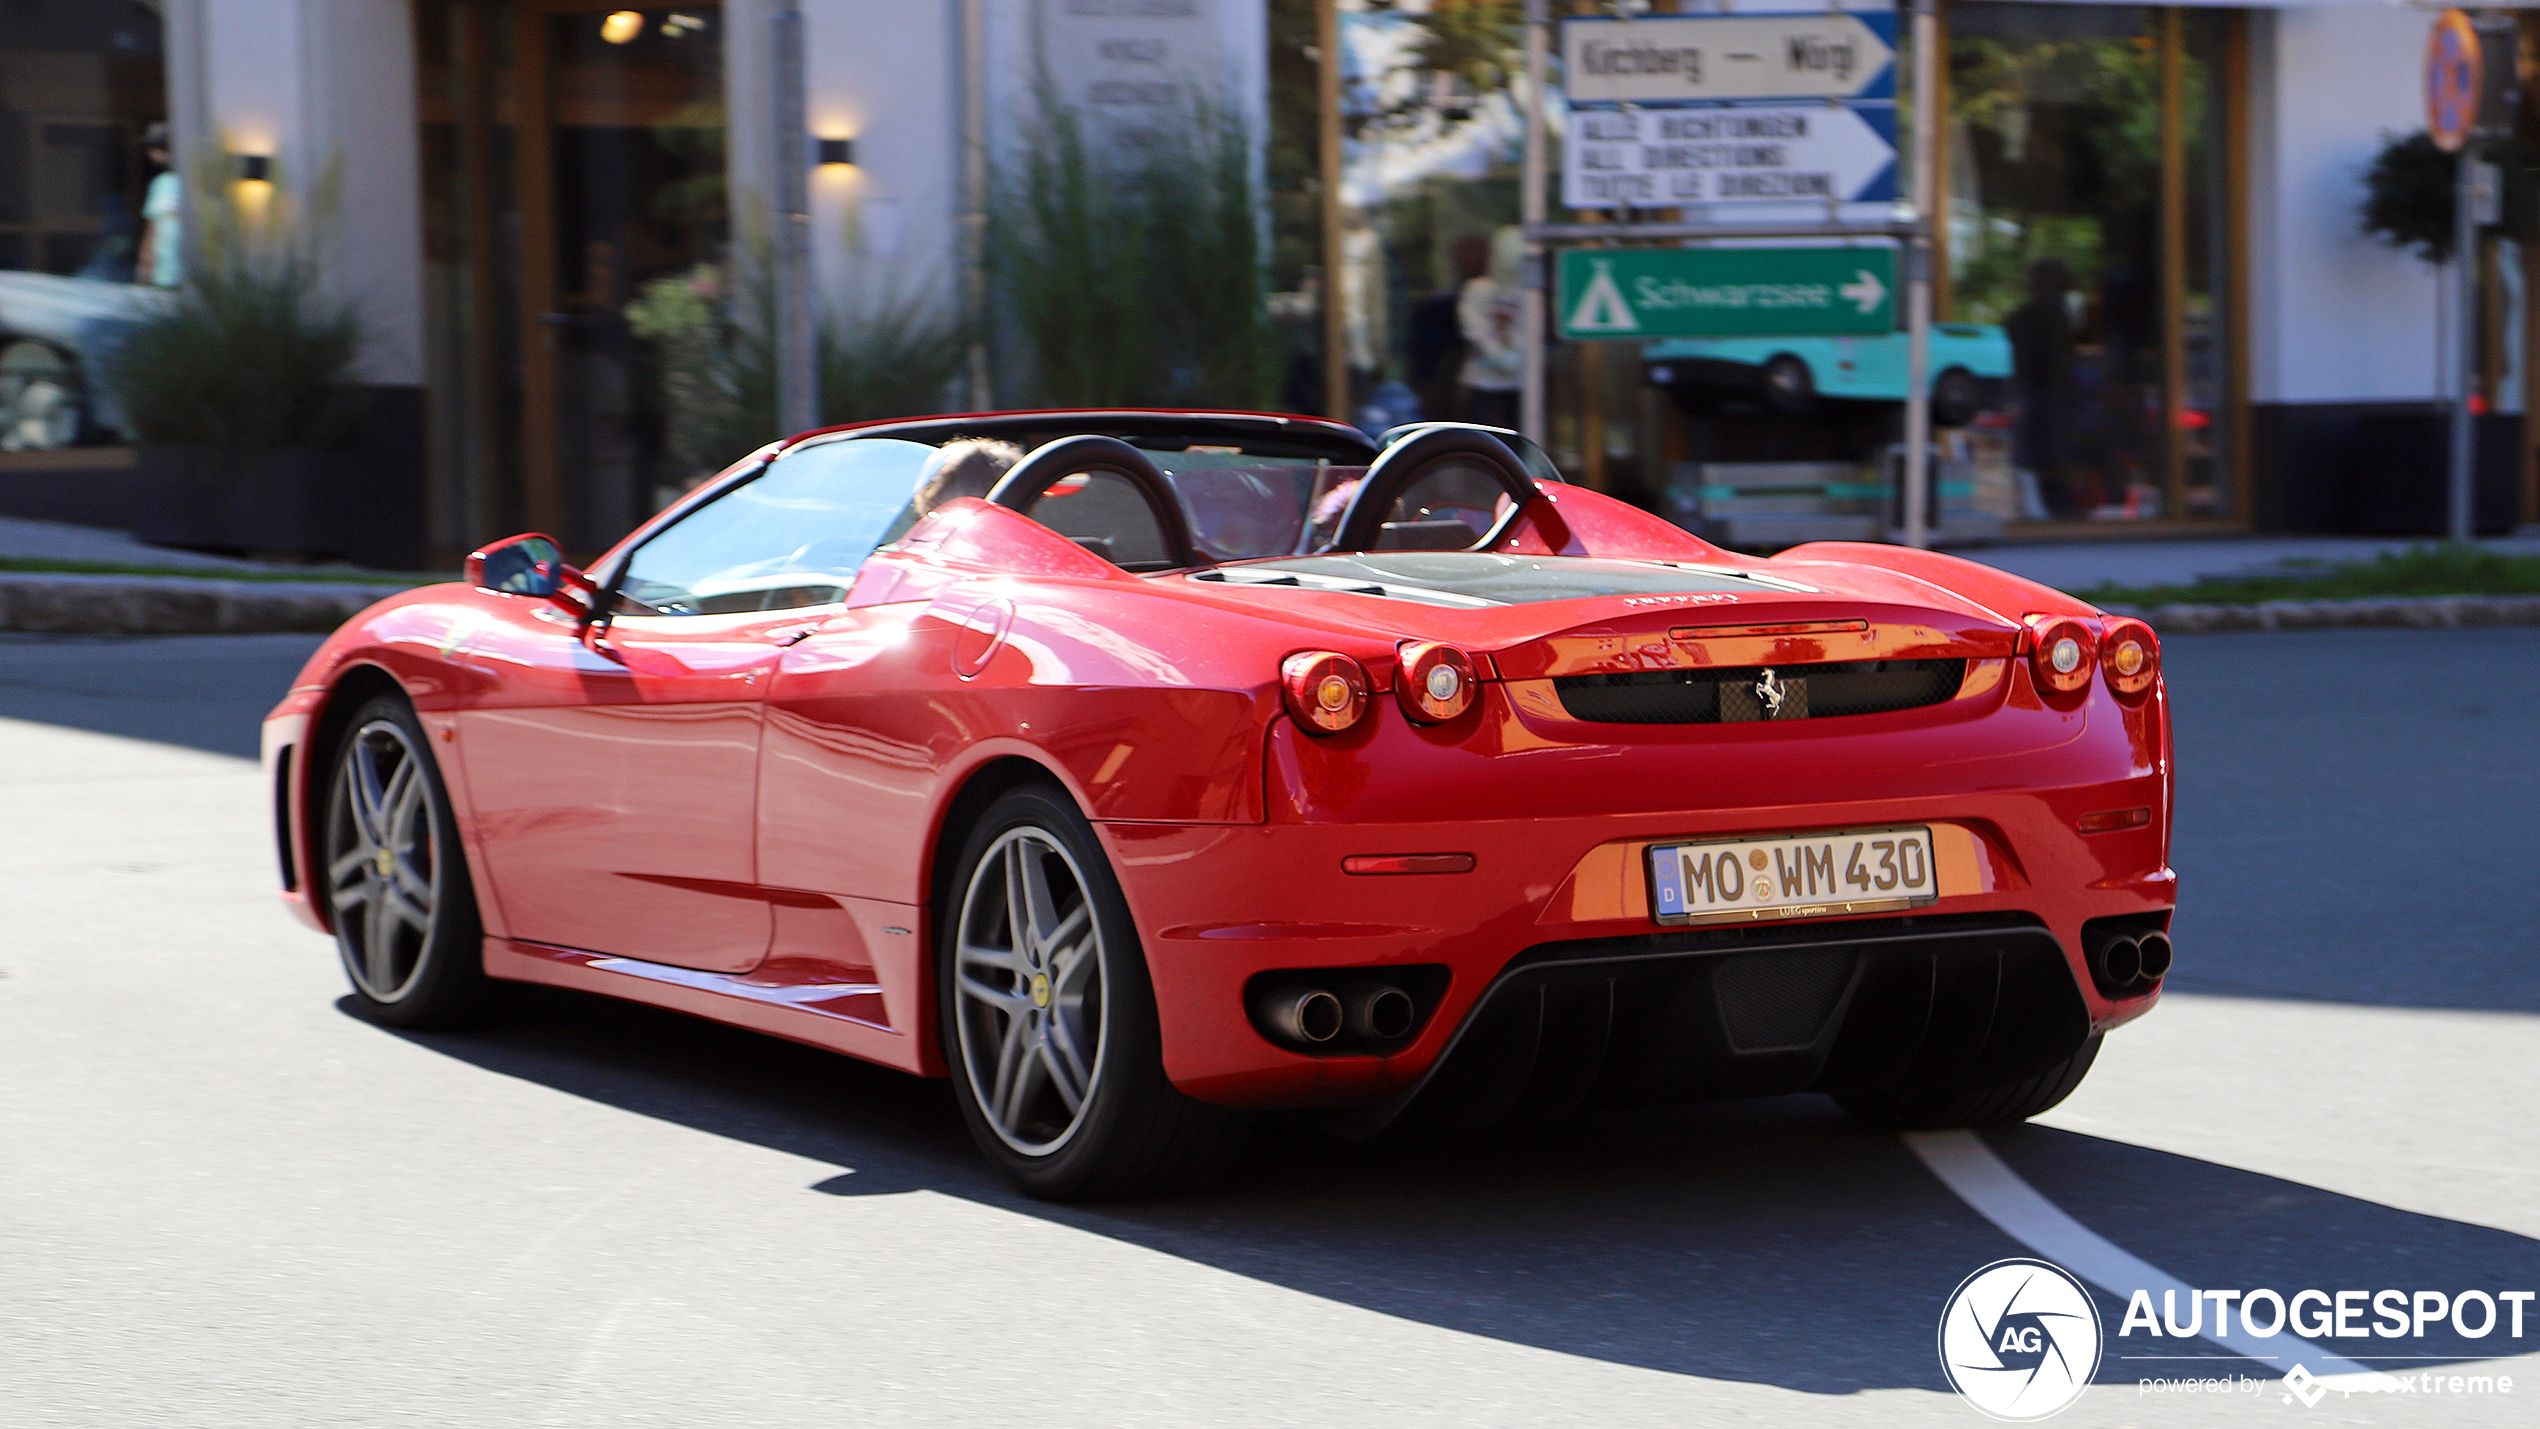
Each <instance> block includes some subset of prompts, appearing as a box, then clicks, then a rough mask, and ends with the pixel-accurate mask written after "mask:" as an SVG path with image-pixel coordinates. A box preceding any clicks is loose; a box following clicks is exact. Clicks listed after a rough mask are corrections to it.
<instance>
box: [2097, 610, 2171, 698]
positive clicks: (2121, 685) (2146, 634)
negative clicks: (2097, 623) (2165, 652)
mask: <svg viewBox="0 0 2540 1429" xmlns="http://www.w3.org/2000/svg"><path fill="white" fill-rule="evenodd" d="M2099 669H2100V670H2101V672H2102V673H2104V674H2106V675H2107V677H2108V688H2109V689H2112V690H2114V691H2116V692H2117V693H2118V694H2121V695H2127V696H2133V695H2139V694H2142V693H2143V692H2144V691H2145V690H2148V689H2150V688H2152V682H2153V681H2154V680H2156V679H2158V678H2160V674H2161V640H2160V637H2159V636H2156V635H2154V634H2153V633H2152V627H2151V626H2149V625H2146V624H2144V623H2143V622H2142V621H2140V620H2127V619H2123V618H2119V619H2116V620H2111V621H2109V622H2108V629H2107V633H2106V634H2103V635H2101V636H2100V637H2099Z"/></svg>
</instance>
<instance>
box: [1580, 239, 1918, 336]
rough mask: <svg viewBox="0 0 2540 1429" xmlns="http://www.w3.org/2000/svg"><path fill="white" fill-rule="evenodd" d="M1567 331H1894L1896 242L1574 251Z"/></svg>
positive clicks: (1694, 333) (1730, 333) (1725, 333)
mask: <svg viewBox="0 0 2540 1429" xmlns="http://www.w3.org/2000/svg"><path fill="white" fill-rule="evenodd" d="M1557 297H1558V301H1559V305H1560V306H1559V308H1558V309H1557V313H1558V316H1559V317H1560V320H1561V335H1562V336H1563V337H1565V338H1652V337H1760V336H1776V337H1781V336H1787V337H1802V336H1815V335H1823V334H1840V333H1877V332H1892V331H1894V330H1895V328H1896V250H1895V249H1893V248H1573V249H1569V250H1567V251H1565V252H1563V253H1562V254H1561V267H1560V290H1559V293H1558V295H1557Z"/></svg>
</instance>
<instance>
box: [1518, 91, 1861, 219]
mask: <svg viewBox="0 0 2540 1429" xmlns="http://www.w3.org/2000/svg"><path fill="white" fill-rule="evenodd" d="M1894 197H1896V106H1895V105H1893V104H1885V103H1880V104H1867V105H1849V104H1822V103H1820V104H1742V105H1736V106H1715V107H1710V108H1703V109H1612V110H1594V109H1590V110H1580V111H1577V112H1575V113H1573V114H1571V116H1570V123H1569V128H1568V130H1567V132H1566V133H1565V134H1564V135H1563V138H1562V155H1561V201H1562V202H1563V203H1565V204H1567V205H1569V206H1570V207H1572V208H1675V207H1679V206H1682V205H1685V204H1712V203H1743V204H1754V203H1789V202H1792V201H1794V200H1797V201H1800V202H1807V201H1812V200H1815V201H1825V202H1835V203H1846V202H1852V201H1856V200H1869V201H1872V202H1878V201H1884V200H1887V199H1892V198H1894Z"/></svg>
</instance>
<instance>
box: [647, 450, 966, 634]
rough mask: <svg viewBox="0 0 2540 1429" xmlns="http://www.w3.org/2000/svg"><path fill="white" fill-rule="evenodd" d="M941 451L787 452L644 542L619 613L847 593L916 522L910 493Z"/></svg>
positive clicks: (788, 603)
mask: <svg viewBox="0 0 2540 1429" xmlns="http://www.w3.org/2000/svg"><path fill="white" fill-rule="evenodd" d="M934 450H935V449H934V448H932V447H929V446H925V445H923V444H921V443H918V442H898V441H887V440H881V439H872V440H865V441H845V442H824V443H821V444H818V445H815V446H809V447H805V448H803V449H802V450H801V451H798V452H794V453H792V454H790V455H788V456H786V457H784V458H782V459H780V460H779V461H777V462H776V463H774V464H773V465H771V466H770V467H768V469H767V471H766V472H765V473H764V474H762V475H760V476H759V477H758V478H757V479H756V480H754V481H751V482H749V483H747V484H746V485H743V486H738V487H735V488H733V489H732V490H730V491H727V492H725V493H724V494H723V495H721V496H718V497H716V498H715V499H714V500H713V501H711V502H709V503H707V504H706V505H704V506H701V507H698V508H697V509H696V510H694V511H691V512H689V513H688V514H687V515H686V516H684V517H682V518H681V519H680V520H679V521H678V523H677V524H675V525H673V526H671V527H670V528H669V529H667V530H665V531H663V532H662V533H661V534H659V535H657V536H654V537H653V538H652V539H650V540H648V541H646V542H645V543H644V544H643V545H642V546H641V547H639V548H637V550H636V552H635V555H634V558H633V559H632V560H631V561H629V562H628V564H627V570H626V578H625V580H624V581H622V582H621V583H620V585H619V599H620V612H621V613H622V614H628V615H722V614H727V613H732V612H738V611H752V610H789V609H792V608H794V607H796V606H805V605H827V604H832V603H834V602H837V601H841V600H844V599H846V598H847V588H848V587H849V586H851V585H853V584H854V583H855V573H856V571H857V570H858V569H859V568H860V567H862V566H863V564H864V559H865V557H867V556H869V555H871V554H873V550H874V548H875V547H876V546H878V545H880V544H881V543H882V541H883V540H884V539H885V538H886V537H888V536H891V535H895V534H897V533H898V532H899V531H901V530H905V529H906V528H907V526H908V524H909V523H910V522H912V521H914V520H915V519H916V514H917V513H916V510H915V506H914V503H913V501H912V498H913V496H914V495H915V493H916V490H917V484H918V482H919V480H920V479H921V478H922V476H923V474H924V472H925V469H926V459H927V458H928V457H930V456H932V455H934Z"/></svg>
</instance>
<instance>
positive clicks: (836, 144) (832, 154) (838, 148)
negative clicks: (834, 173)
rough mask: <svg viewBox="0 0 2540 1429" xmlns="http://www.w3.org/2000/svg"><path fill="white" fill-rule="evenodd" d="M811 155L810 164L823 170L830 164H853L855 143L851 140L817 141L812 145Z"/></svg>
mask: <svg viewBox="0 0 2540 1429" xmlns="http://www.w3.org/2000/svg"><path fill="white" fill-rule="evenodd" d="M812 153H813V159H812V162H814V163H816V164H818V165H820V166H821V167H822V168H824V169H825V168H827V167H829V166H830V165H831V164H853V163H854V162H855V141H854V140H853V139H817V140H814V141H813V143H812Z"/></svg>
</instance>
